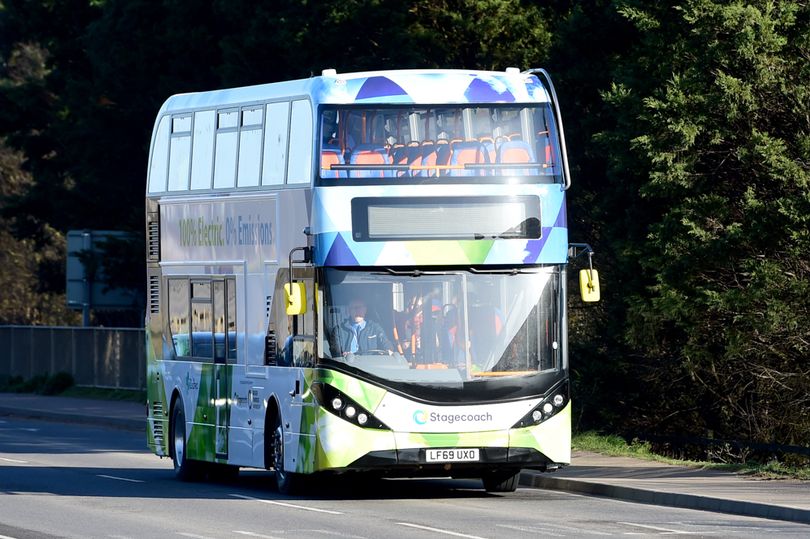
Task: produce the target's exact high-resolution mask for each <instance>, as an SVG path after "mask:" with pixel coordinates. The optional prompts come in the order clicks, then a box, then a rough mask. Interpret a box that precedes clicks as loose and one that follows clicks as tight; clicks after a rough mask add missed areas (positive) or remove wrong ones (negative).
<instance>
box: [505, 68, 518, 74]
mask: <svg viewBox="0 0 810 539" xmlns="http://www.w3.org/2000/svg"><path fill="white" fill-rule="evenodd" d="M506 74H507V75H520V69H519V68H517V67H507V68H506Z"/></svg>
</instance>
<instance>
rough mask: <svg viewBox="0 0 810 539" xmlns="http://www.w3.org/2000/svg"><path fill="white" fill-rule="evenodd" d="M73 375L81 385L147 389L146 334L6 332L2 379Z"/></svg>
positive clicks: (0, 349)
mask: <svg viewBox="0 0 810 539" xmlns="http://www.w3.org/2000/svg"><path fill="white" fill-rule="evenodd" d="M58 372H68V373H70V374H72V375H73V378H74V380H75V382H76V385H79V386H91V387H107V388H116V389H143V388H145V387H146V381H145V380H146V358H145V353H144V330H142V329H124V328H93V327H90V328H84V327H49V326H0V376H3V375H6V376H22V377H23V378H25V379H30V378H33V377H34V376H38V375H42V374H45V375H51V374H56V373H58Z"/></svg>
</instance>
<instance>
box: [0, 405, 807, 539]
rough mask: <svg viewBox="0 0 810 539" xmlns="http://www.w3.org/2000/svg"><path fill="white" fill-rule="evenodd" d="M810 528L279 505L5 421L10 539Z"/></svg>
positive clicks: (572, 505) (352, 495) (801, 530)
mask: <svg viewBox="0 0 810 539" xmlns="http://www.w3.org/2000/svg"><path fill="white" fill-rule="evenodd" d="M809 531H810V528H809V527H808V526H807V525H803V524H794V523H789V522H780V521H771V520H764V519H757V518H749V517H736V516H730V515H721V514H716V513H709V512H704V511H693V510H687V509H676V508H667V507H660V506H648V505H641V504H633V503H628V502H622V501H616V500H610V499H604V498H594V497H584V496H579V495H574V494H568V493H562V492H557V491H547V490H539V489H528V488H527V489H523V488H521V489H518V491H517V492H515V493H511V494H503V495H493V494H487V493H485V492H483V491H482V490H481V488H480V483H479V482H478V481H460V480H457V481H453V480H440V479H434V480H383V481H366V482H363V481H358V480H357V479H354V478H351V479H350V478H337V479H334V480H332V481H329V482H328V483H326V484H324V485H322V486H320V487H319V489H318V490H315V491H312V492H310V493H308V494H307V495H306V496H299V497H289V496H282V495H280V494H278V493H277V492H276V491H275V489H274V487H273V486H272V481H271V476H270V474H268V473H267V472H264V471H258V470H256V471H253V470H243V471H242V473H241V474H240V476H239V478H238V479H236V480H235V481H233V482H230V483H227V484H224V483H182V482H179V481H177V480H175V479H174V478H173V473H172V468H171V462H170V461H168V460H166V459H164V460H161V459H159V458H158V457H156V456H154V455H152V454H150V453H148V452H147V451H146V450H145V441H144V439H143V436H141V435H139V434H138V433H133V432H129V431H123V430H114V429H103V428H96V427H88V426H83V425H71V424H60V423H51V422H40V421H33V420H21V419H13V418H0V539H3V538H4V537H11V538H15V539H24V538H33V537H37V538H41V537H81V538H85V537H108V538H122V537H132V538H144V537H160V538H165V537H176V538H182V537H185V538H226V537H227V538H233V537H244V538H251V537H253V538H278V539H288V538H293V537H308V538H332V539H334V538H340V537H346V538H369V539H372V538H374V539H376V538H381V537H398V538H399V537H402V538H414V539H424V538H428V537H446V538H451V537H462V538H464V537H466V538H503V537H508V538H509V539H513V538H514V539H518V538H529V537H531V538H537V537H606V536H624V535H636V536H647V537H651V536H658V535H693V536H698V537H701V536H705V537H751V538H753V537H762V536H763V535H766V534H768V535H771V534H773V535H777V536H779V537H785V538H787V537H797V538H798V537H807V536H808V533H809Z"/></svg>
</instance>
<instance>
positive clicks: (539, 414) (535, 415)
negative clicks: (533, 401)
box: [532, 410, 543, 423]
mask: <svg viewBox="0 0 810 539" xmlns="http://www.w3.org/2000/svg"><path fill="white" fill-rule="evenodd" d="M532 419H533V420H534V422H535V423H540V420H541V419H543V413H542V412H541V411H540V410H535V411H534V412H532Z"/></svg>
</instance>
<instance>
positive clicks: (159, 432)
mask: <svg viewBox="0 0 810 539" xmlns="http://www.w3.org/2000/svg"><path fill="white" fill-rule="evenodd" d="M152 419H153V421H152V435H153V437H154V438H155V445H156V446H157V447H162V446H163V422H164V421H163V403H162V402H153V403H152Z"/></svg>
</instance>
